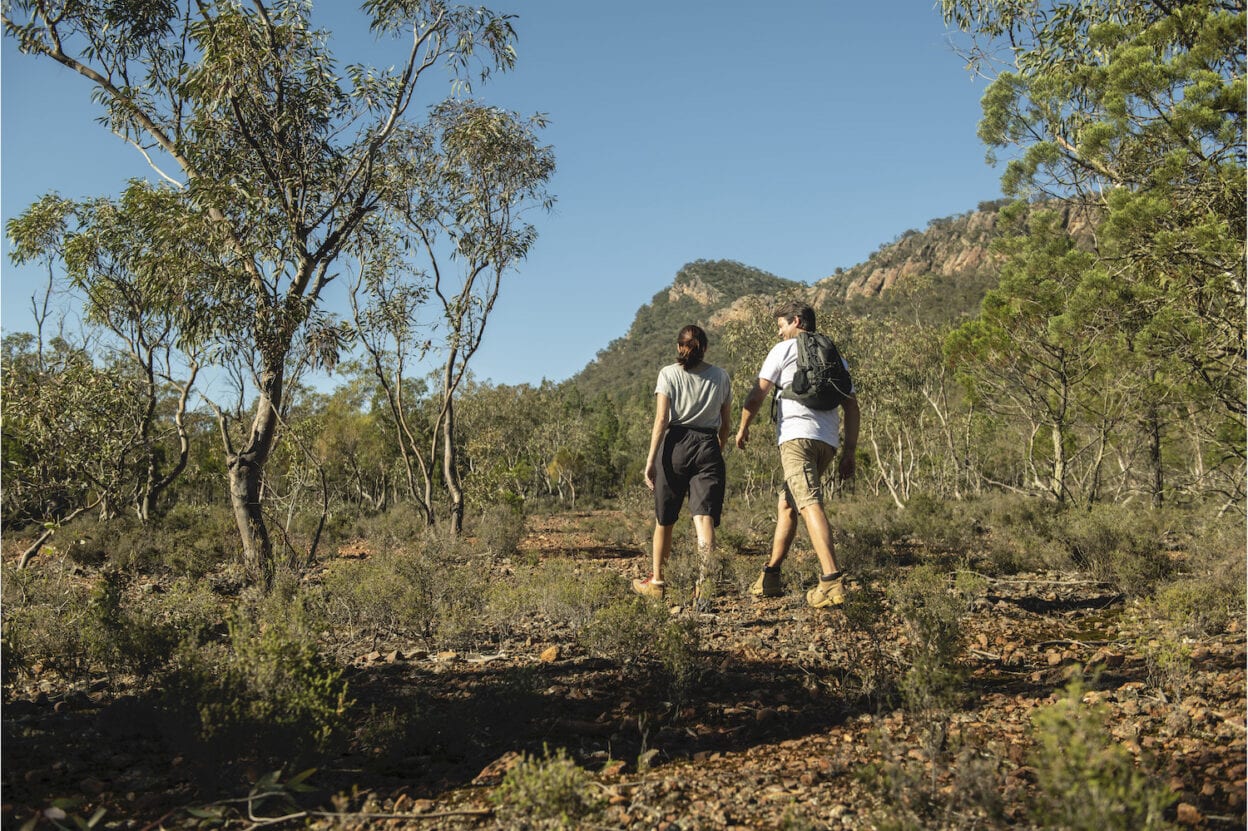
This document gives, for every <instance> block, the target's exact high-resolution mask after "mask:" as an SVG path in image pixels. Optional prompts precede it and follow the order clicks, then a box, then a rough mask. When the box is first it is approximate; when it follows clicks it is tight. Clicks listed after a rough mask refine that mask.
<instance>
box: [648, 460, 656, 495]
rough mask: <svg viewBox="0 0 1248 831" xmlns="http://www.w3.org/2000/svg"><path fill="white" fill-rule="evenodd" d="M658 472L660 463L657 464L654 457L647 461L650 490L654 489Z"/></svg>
mask: <svg viewBox="0 0 1248 831" xmlns="http://www.w3.org/2000/svg"><path fill="white" fill-rule="evenodd" d="M656 473H658V465H657V464H655V461H654V459H651V460H649V461H648V462H646V487H647V488H649V489H650V490H654V477H655V474H656Z"/></svg>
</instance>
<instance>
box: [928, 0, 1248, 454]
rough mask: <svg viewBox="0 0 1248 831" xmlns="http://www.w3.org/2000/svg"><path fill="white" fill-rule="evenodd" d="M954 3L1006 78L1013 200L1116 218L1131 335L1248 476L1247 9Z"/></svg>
mask: <svg viewBox="0 0 1248 831" xmlns="http://www.w3.org/2000/svg"><path fill="white" fill-rule="evenodd" d="M941 6H942V11H943V14H944V18H945V20H946V22H947V23H949V24H952V25H953V26H955V27H956V28H957V29H959V30H961V32H963V33H965V34H967V35H969V36H970V40H969V42H968V43H966V44H965V49H964V51H965V53H966V56H967V57H968V59H969V61H970V66H971V67H972V68H973V69H975V70H976V71H979V72H982V73H984V74H985V75H987V76H989V77H991V78H992V81H991V84H990V85H989V87H988V88H987V90H986V92H985V94H984V98H983V119H982V121H981V122H980V126H979V134H980V137H981V138H982V139H983V140H984V142H985V143H986V144H987V145H988V146H989V148H990V149H991V152H992V153H994V154H995V153H997V152H1002V151H1004V152H1008V153H1012V154H1013V155H1014V157H1013V158H1012V159H1011V160H1010V161H1009V163H1008V164H1007V166H1006V169H1005V173H1004V177H1003V186H1004V189H1005V191H1006V193H1007V194H1010V195H1012V196H1020V197H1032V198H1036V197H1057V198H1061V199H1068V200H1079V201H1083V202H1086V203H1089V204H1090V205H1092V206H1094V207H1095V208H1096V210H1097V211H1098V212H1099V213H1101V214H1103V216H1104V221H1103V222H1102V223H1101V224H1100V226H1099V228H1098V231H1097V242H1098V249H1099V250H1098V254H1099V255H1100V261H1101V265H1102V267H1103V268H1104V269H1105V271H1106V274H1107V275H1108V276H1109V278H1110V279H1112V280H1114V281H1116V282H1119V283H1123V284H1129V285H1130V286H1131V287H1132V290H1133V295H1132V306H1131V310H1132V311H1133V312H1134V315H1133V319H1124V320H1123V326H1125V327H1129V328H1132V329H1134V330H1135V331H1134V333H1133V338H1134V340H1135V343H1136V344H1137V345H1138V346H1139V347H1140V348H1141V349H1145V350H1147V351H1148V352H1149V353H1150V354H1152V355H1153V356H1155V357H1156V358H1157V360H1158V364H1159V365H1161V366H1163V367H1164V366H1171V367H1174V368H1176V370H1178V372H1176V375H1178V378H1177V380H1176V379H1175V378H1171V377H1161V378H1159V379H1158V383H1160V384H1167V385H1178V384H1182V385H1183V386H1184V387H1185V397H1186V398H1187V399H1189V400H1191V401H1193V402H1195V403H1196V404H1197V406H1198V407H1201V408H1203V409H1205V410H1206V411H1207V412H1208V413H1209V416H1208V418H1209V420H1210V421H1211V431H1210V439H1211V440H1213V441H1218V442H1220V443H1221V444H1222V448H1223V451H1224V453H1226V454H1228V455H1229V456H1230V457H1232V458H1237V459H1239V461H1240V466H1241V467H1242V463H1243V459H1244V455H1245V451H1244V414H1245V389H1246V385H1245V377H1244V369H1245V367H1244V354H1245V347H1246V343H1245V327H1244V295H1245V238H1246V234H1245V230H1246V228H1245V205H1246V200H1245V183H1246V178H1245V153H1246V150H1245V141H1244V138H1245V137H1244V122H1245V100H1246V95H1245V32H1246V31H1248V18H1246V16H1245V3H1244V0H1176V2H1166V3H1162V2H1134V0H1040V2H1029V3H1019V2H1016V0H942V4H941ZM1217 411H1220V413H1217ZM1215 413H1217V414H1216V417H1215ZM1240 478H1242V476H1241V477H1240Z"/></svg>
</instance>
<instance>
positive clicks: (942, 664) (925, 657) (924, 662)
mask: <svg viewBox="0 0 1248 831" xmlns="http://www.w3.org/2000/svg"><path fill="white" fill-rule="evenodd" d="M974 591H975V587H973V586H970V585H968V584H966V583H962V582H959V583H958V584H957V585H956V586H955V587H954V589H953V590H951V588H950V586H949V579H948V577H947V575H946V574H944V573H943V572H941V571H939V570H938V569H936V568H935V567H934V566H931V565H920V566H917V567H915V568H914V569H913V570H912V571H911V572H910V573H909V574H908V575H906V577H905V578H904V579H903V580H901V581H899V582H897V583H894V584H892V585H890V586H889V588H888V597H889V600H890V601H891V602H892V604H893V609H894V611H895V612H896V613H897V615H898V616H899V617H900V618H901V619H902V622H903V623H904V625H905V629H906V635H907V640H908V642H907V644H906V647H905V653H906V658H907V660H908V662H909V665H910V666H909V668H908V669H907V671H906V674H905V677H904V678H903V679H902V682H901V692H902V698H903V699H904V701H905V702H906V706H907V707H909V708H910V709H911V710H914V711H916V712H922V711H937V712H940V711H944V710H945V709H947V708H948V707H950V706H952V705H953V704H955V703H956V702H957V700H958V698H959V696H960V694H961V681H962V676H963V672H962V670H961V668H960V667H959V666H958V658H959V656H960V655H961V654H962V649H963V645H962V625H961V621H962V618H963V617H964V616H965V615H966V612H967V610H968V607H969V601H970V600H971V599H972V596H971V594H970V593H971V592H974ZM964 592H966V593H964Z"/></svg>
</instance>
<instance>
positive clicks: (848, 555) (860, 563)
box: [828, 499, 906, 574]
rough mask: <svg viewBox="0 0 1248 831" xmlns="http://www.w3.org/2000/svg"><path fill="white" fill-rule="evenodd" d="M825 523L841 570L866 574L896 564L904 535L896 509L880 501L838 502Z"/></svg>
mask: <svg viewBox="0 0 1248 831" xmlns="http://www.w3.org/2000/svg"><path fill="white" fill-rule="evenodd" d="M828 520H829V522H830V524H831V526H832V530H833V533H834V534H835V538H834V539H835V543H836V559H837V564H838V565H839V566H840V567H841V570H842V571H847V572H850V573H853V574H868V573H871V572H873V571H878V570H881V569H883V568H886V567H890V566H893V565H896V563H897V561H898V545H899V544H900V543H901V542H902V541H903V539H904V537H905V535H906V529H905V528H904V526H903V525H902V523H901V522H900V519H899V517H898V512H897V509H896V506H895V505H893V504H892V503H891V502H886V501H884V500H882V499H860V500H854V501H852V502H837V503H836V504H835V510H834V512H832V513H831V514H830V515H829V517H828Z"/></svg>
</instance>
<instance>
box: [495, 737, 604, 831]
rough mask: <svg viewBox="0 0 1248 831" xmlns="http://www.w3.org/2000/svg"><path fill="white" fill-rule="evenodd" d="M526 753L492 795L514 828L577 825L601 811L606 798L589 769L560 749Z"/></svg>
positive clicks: (502, 814) (545, 749) (569, 826)
mask: <svg viewBox="0 0 1248 831" xmlns="http://www.w3.org/2000/svg"><path fill="white" fill-rule="evenodd" d="M542 751H543V752H542V756H541V757H540V758H539V757H537V756H531V755H529V754H527V753H526V754H525V755H524V756H522V757H521V759H520V761H519V762H517V763H516V764H515V765H514V766H513V767H512V768H511V770H509V771H507V773H506V775H505V776H504V777H503V781H502V783H501V784H500V785H499V786H498V788H497V789H496V790H495V791H494V793H493V794H491V795H490V799H491V801H493V802H494V803H495V804H496V805H498V808H499V815H500V817H501V818H502V819H504V820H505V821H506V822H507V823H508V827H512V828H576V827H580V825H581V824H582V821H584V820H588V819H589V818H591V817H593V816H594V815H595V814H597V813H598V812H600V811H601V810H602V807H603V804H604V800H603V799H602V797H601V795H600V794H599V793H598V792H597V790H596V783H595V782H594V780H593V778H592V777H591V776H590V775H589V772H588V771H586V770H585V769H584V768H582V767H580V766H579V765H577V764H576V762H574V761H573V760H572V759H570V758H569V757H568V754H567V751H565V750H564V749H563V748H559V749H558V750H557V751H556V752H555V753H554V754H553V755H552V754H551V752H550V749H549V748H546V747H543V748H542Z"/></svg>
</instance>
